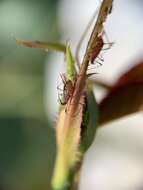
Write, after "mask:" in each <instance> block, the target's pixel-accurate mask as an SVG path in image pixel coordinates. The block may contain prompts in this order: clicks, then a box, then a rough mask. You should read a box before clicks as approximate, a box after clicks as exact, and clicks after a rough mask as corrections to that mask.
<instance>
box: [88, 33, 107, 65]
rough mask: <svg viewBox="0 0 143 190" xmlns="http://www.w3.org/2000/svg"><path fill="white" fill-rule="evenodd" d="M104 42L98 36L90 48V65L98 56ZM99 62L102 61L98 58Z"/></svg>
mask: <svg viewBox="0 0 143 190" xmlns="http://www.w3.org/2000/svg"><path fill="white" fill-rule="evenodd" d="M103 46H104V41H103V38H102V36H99V37H98V38H97V40H96V42H95V43H94V44H93V46H92V51H91V52H89V61H90V63H91V64H94V60H95V59H96V58H97V57H98V56H99V53H100V52H101V50H102V49H103ZM98 58H99V59H100V60H101V61H103V59H102V58H100V57H98Z"/></svg>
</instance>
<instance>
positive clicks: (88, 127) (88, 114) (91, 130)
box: [80, 90, 98, 153]
mask: <svg viewBox="0 0 143 190" xmlns="http://www.w3.org/2000/svg"><path fill="white" fill-rule="evenodd" d="M85 105H86V104H85ZM97 119H98V109H97V103H96V100H95V96H94V94H93V91H92V90H89V91H88V92H87V106H86V108H85V113H84V119H83V123H82V131H81V145H80V150H81V152H82V153H84V152H85V151H87V150H88V148H89V147H90V146H91V144H92V143H93V140H94V138H95V133H96V129H97Z"/></svg>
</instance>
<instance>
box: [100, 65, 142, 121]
mask: <svg viewBox="0 0 143 190" xmlns="http://www.w3.org/2000/svg"><path fill="white" fill-rule="evenodd" d="M142 108H143V62H141V63H139V64H137V65H136V66H134V67H133V68H131V69H130V70H129V71H127V72H126V73H125V74H124V75H122V76H121V77H120V78H119V80H118V81H117V83H116V84H115V85H114V86H113V87H112V89H111V90H110V91H109V93H108V94H107V96H106V97H105V98H104V99H103V100H102V101H101V103H100V104H99V116H100V117H99V125H101V124H105V123H107V122H109V121H113V120H115V119H118V118H121V117H123V116H127V115H129V114H133V113H135V112H138V111H141V110H142Z"/></svg>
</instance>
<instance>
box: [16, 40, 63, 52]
mask: <svg viewBox="0 0 143 190" xmlns="http://www.w3.org/2000/svg"><path fill="white" fill-rule="evenodd" d="M16 42H17V43H18V44H20V45H24V46H26V47H29V48H40V49H44V50H55V51H60V52H63V53H65V52H66V46H65V45H64V44H60V43H55V42H40V41H27V40H21V39H16Z"/></svg>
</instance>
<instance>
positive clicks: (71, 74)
mask: <svg viewBox="0 0 143 190" xmlns="http://www.w3.org/2000/svg"><path fill="white" fill-rule="evenodd" d="M75 74H76V69H75V62H74V59H73V56H72V52H71V49H70V46H69V45H68V44H67V46H66V76H67V79H68V80H71V81H72V82H73V81H74V78H75Z"/></svg>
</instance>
